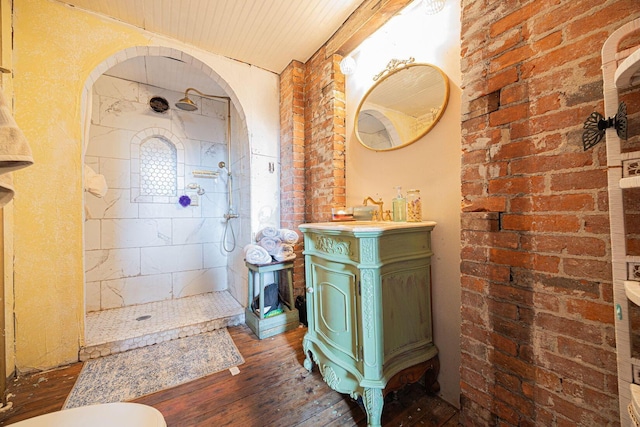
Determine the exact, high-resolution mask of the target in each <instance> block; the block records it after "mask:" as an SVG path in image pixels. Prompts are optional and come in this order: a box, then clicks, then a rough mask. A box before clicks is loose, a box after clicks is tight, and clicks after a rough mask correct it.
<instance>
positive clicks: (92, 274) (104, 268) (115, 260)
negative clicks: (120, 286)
mask: <svg viewBox="0 0 640 427" xmlns="http://www.w3.org/2000/svg"><path fill="white" fill-rule="evenodd" d="M84 262H85V277H86V280H88V281H91V282H95V281H101V280H112V279H121V278H124V277H131V276H138V275H139V274H140V249H139V248H131V249H110V250H96V251H86V252H85V261H84Z"/></svg>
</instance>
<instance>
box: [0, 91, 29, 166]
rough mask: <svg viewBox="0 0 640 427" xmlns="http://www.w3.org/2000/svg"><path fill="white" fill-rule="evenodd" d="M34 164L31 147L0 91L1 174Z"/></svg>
mask: <svg viewBox="0 0 640 427" xmlns="http://www.w3.org/2000/svg"><path fill="white" fill-rule="evenodd" d="M32 164H33V154H32V153H31V147H29V144H28V143H27V138H25V136H24V134H23V133H22V131H21V130H20V128H19V127H18V125H17V124H16V121H15V120H14V118H13V116H12V115H11V110H10V109H9V105H8V104H7V101H6V98H5V96H4V93H3V92H2V91H0V174H2V173H7V172H12V171H15V170H18V169H22V168H24V167H27V166H30V165H32Z"/></svg>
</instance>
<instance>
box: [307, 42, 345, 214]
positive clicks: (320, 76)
mask: <svg viewBox="0 0 640 427" xmlns="http://www.w3.org/2000/svg"><path fill="white" fill-rule="evenodd" d="M341 59H342V57H341V56H339V55H330V56H329V57H328V58H326V57H325V48H324V47H323V48H321V49H320V50H318V52H316V54H315V55H313V57H312V58H311V59H309V61H307V64H306V65H307V74H306V80H305V81H306V86H305V95H306V102H305V111H304V113H305V168H306V169H305V182H306V184H307V186H306V190H305V195H306V200H307V205H306V212H305V220H306V221H307V222H319V221H329V220H331V208H332V207H336V206H345V204H346V178H345V157H344V155H345V153H344V146H345V136H346V130H345V96H344V76H343V75H342V73H341V72H340V60H341Z"/></svg>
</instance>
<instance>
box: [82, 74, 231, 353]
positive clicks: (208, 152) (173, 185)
mask: <svg viewBox="0 0 640 427" xmlns="http://www.w3.org/2000/svg"><path fill="white" fill-rule="evenodd" d="M154 96H159V97H163V98H165V99H166V100H168V102H169V105H170V108H169V109H168V111H166V112H163V113H159V112H156V111H154V110H152V109H151V108H150V106H149V100H150V99H151V98H152V97H154ZM182 96H184V94H183V93H179V92H175V91H170V90H166V89H159V88H156V87H152V86H148V85H145V84H141V83H136V82H131V81H127V80H123V79H120V78H116V77H112V76H108V75H103V76H101V77H100V78H99V79H98V80H97V81H96V82H95V84H94V86H93V103H92V115H91V117H92V120H91V129H90V134H89V140H88V144H87V146H86V151H85V157H84V159H85V165H87V166H89V167H90V168H91V169H92V170H93V171H95V172H96V173H97V174H100V175H103V176H104V177H105V180H106V184H107V187H108V190H107V192H106V194H105V195H104V197H96V196H95V195H93V194H91V193H89V192H85V237H84V243H85V283H86V285H85V296H86V297H85V311H86V313H87V322H86V330H87V331H86V334H85V335H86V341H87V342H86V344H87V346H91V345H97V346H102V345H104V343H105V342H118V343H120V344H119V345H118V346H119V347H122V349H124V350H126V349H129V348H132V346H133V347H135V346H139V345H138V344H136V343H134V342H133V341H131V340H133V339H134V338H135V337H133V338H132V337H127V336H126V333H124V335H123V331H126V330H130V329H132V328H133V325H134V324H135V325H136V327H137V325H138V324H139V323H145V322H146V323H148V324H149V325H150V326H151V328H152V329H155V328H158V327H160V328H161V329H165V331H163V332H162V333H163V334H164V335H162V336H155V335H154V336H151V337H147V338H144V339H142V340H141V339H140V338H137V341H141V343H140V345H146V344H152V343H154V342H159V341H162V340H164V339H165V338H166V339H171V338H175V337H176V336H177V335H184V334H185V333H186V332H184V330H180V331H176V330H170V332H169V333H167V331H166V329H167V328H168V327H169V326H167V325H168V324H169V323H171V322H174V323H175V320H176V319H175V317H180V312H179V311H178V312H175V311H171V310H172V309H171V308H168V307H169V306H168V305H167V304H172V302H178V300H180V301H179V304H175V305H176V306H178V305H179V306H181V307H184V311H185V316H190V317H193V315H194V313H196V312H200V311H198V307H201V306H203V304H204V306H205V307H218V306H220V307H219V308H220V311H221V312H224V313H225V315H228V316H231V317H232V319H233V320H231V321H232V322H234V323H240V322H241V321H242V320H243V319H241V317H240V315H239V314H238V313H242V308H241V307H240V304H238V303H237V301H235V300H234V298H232V297H231V296H230V295H228V293H227V283H228V280H227V279H228V278H227V271H228V268H227V263H228V253H227V252H226V250H225V248H224V247H223V246H226V247H227V249H228V248H229V246H230V244H229V243H230V242H229V240H227V245H223V244H222V243H223V242H222V240H223V236H225V227H233V228H234V232H235V234H238V233H239V230H238V228H239V224H238V222H235V223H234V221H239V220H231V222H230V223H229V224H226V220H225V219H224V217H223V215H224V214H225V213H227V181H226V180H227V179H228V176H227V169H225V168H222V169H221V168H220V167H219V162H220V161H225V162H226V161H227V158H228V156H227V146H226V129H227V124H226V120H227V104H226V102H224V101H223V100H217V99H208V98H200V97H197V96H191V97H192V99H194V100H197V103H198V105H199V109H198V110H197V111H193V112H187V111H181V110H179V109H177V108H175V107H173V104H174V102H175V101H176V100H177V99H179V98H181V97H182ZM232 133H233V132H232ZM203 175H204V176H206V175H209V177H203ZM211 175H213V176H214V177H212V176H211ZM216 175H217V177H215V176H216ZM184 195H186V196H188V197H189V199H190V201H191V203H190V205H189V206H186V207H185V206H182V205H181V204H180V203H178V200H179V198H180V197H181V196H184ZM230 231H231V230H230V229H229V228H227V233H226V236H227V239H229V238H231V237H232V233H230ZM231 243H233V242H231ZM237 244H240V243H237ZM212 297H213V298H214V300H216V301H223V303H222V305H220V304H217V303H203V302H202V301H203V298H212ZM218 297H219V298H218ZM191 301H192V302H193V304H194V305H193V306H189V303H190V302H191ZM141 307H142V311H144V309H145V308H148V309H149V310H152V309H153V308H154V307H155V308H158V309H159V310H160V311H159V313H165V314H146V315H144V314H143V315H138V314H139V313H141V311H140V310H141ZM105 310H107V312H108V314H109V315H105V313H104V311H105ZM205 311H206V312H207V314H204V315H203V316H204V318H202V319H201V318H197V319H191V320H190V321H189V322H186V323H191V324H193V323H194V322H195V324H197V325H200V326H197V327H196V328H195V330H194V331H193V332H196V333H197V332H202V331H204V330H206V329H207V328H210V327H212V324H211V323H210V321H211V320H212V319H206V317H211V316H214V317H215V316H216V315H217V314H215V313H211V312H210V310H208V308H207V309H206V310H205ZM149 312H150V313H151V311H149ZM167 312H172V313H174V314H173V318H172V319H171V322H168V321H167V318H166V317H167V316H166V313H167ZM114 313H122V315H121V316H115V317H114V316H113V314H114ZM136 313H138V314H136ZM176 313H177V314H176ZM118 317H122V318H123V319H124V324H123V328H122V329H121V330H119V328H112V326H110V325H108V324H109V323H111V322H121V321H120V320H114V319H117V318H118ZM196 317H198V316H196ZM98 318H102V319H110V320H107V323H108V324H107V325H106V326H105V325H104V323H100V322H98V321H97V320H96V319H98ZM158 318H160V319H163V320H160V321H159V323H160V324H159V325H158V324H157V323H158V320H157V319H158ZM132 322H133V323H132ZM183 323H184V322H180V321H177V323H176V325H177V326H176V328H184V327H185V325H184V324H183ZM105 334H106V335H107V336H105ZM173 335H176V336H173ZM97 337H100V338H97ZM123 340H124V341H123ZM126 340H130V342H129V341H127V342H125V341H126ZM123 343H124V344H123ZM110 351H111V350H108V349H107V350H105V349H104V348H100V349H99V350H98V351H97V352H96V351H94V352H93V353H100V352H101V353H102V355H104V353H109V352H110ZM113 351H121V350H117V349H116V350H113ZM89 353H91V351H88V352H87V354H89ZM90 357H94V356H90Z"/></svg>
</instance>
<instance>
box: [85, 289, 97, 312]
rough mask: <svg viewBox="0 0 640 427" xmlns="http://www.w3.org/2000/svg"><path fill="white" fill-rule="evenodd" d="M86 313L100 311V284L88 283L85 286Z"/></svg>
mask: <svg viewBox="0 0 640 427" xmlns="http://www.w3.org/2000/svg"><path fill="white" fill-rule="evenodd" d="M84 289H85V311H86V312H90V311H99V310H100V282H87V283H86V285H85V288H84Z"/></svg>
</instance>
